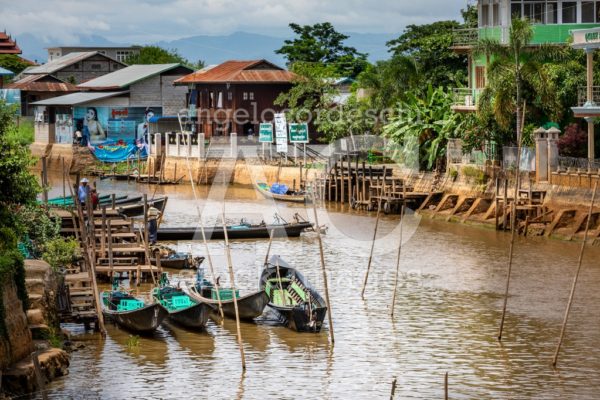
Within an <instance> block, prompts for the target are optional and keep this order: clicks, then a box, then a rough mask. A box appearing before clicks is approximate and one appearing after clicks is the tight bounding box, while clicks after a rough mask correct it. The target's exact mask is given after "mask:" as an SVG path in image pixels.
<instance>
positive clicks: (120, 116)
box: [73, 107, 162, 145]
mask: <svg viewBox="0 0 600 400" xmlns="http://www.w3.org/2000/svg"><path fill="white" fill-rule="evenodd" d="M161 114H162V107H149V108H146V107H75V108H74V109H73V120H74V130H78V131H80V132H81V133H82V135H83V138H84V144H88V143H89V144H92V145H99V144H105V143H116V142H121V143H125V144H135V143H136V141H143V142H145V143H147V140H148V139H147V135H148V129H149V124H148V121H149V120H150V118H152V117H158V116H160V115H161Z"/></svg>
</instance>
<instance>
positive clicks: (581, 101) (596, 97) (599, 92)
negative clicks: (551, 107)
mask: <svg viewBox="0 0 600 400" xmlns="http://www.w3.org/2000/svg"><path fill="white" fill-rule="evenodd" d="M587 101H588V95H587V86H579V87H578V88H577V106H578V107H583V106H584V105H585V103H587ZM592 101H593V102H594V104H596V105H597V106H600V86H592Z"/></svg>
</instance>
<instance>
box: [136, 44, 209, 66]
mask: <svg viewBox="0 0 600 400" xmlns="http://www.w3.org/2000/svg"><path fill="white" fill-rule="evenodd" d="M125 63H126V64H129V65H133V64H171V63H179V64H182V65H185V66H188V67H190V68H193V69H201V68H204V61H202V60H198V61H197V62H195V63H194V62H190V61H189V60H187V59H186V58H184V57H183V56H181V55H180V54H179V52H178V51H177V50H176V49H171V50H167V49H163V48H162V47H159V46H143V47H142V48H141V49H140V52H139V54H132V55H130V56H129V57H127V59H126V60H125Z"/></svg>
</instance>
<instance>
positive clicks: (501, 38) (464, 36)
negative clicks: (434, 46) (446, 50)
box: [452, 26, 508, 48]
mask: <svg viewBox="0 0 600 400" xmlns="http://www.w3.org/2000/svg"><path fill="white" fill-rule="evenodd" d="M479 39H490V40H497V41H498V42H500V43H506V42H507V40H508V28H507V27H505V26H488V27H479V28H467V29H454V30H452V47H455V48H461V47H473V46H475V45H476V44H477V42H478V41H479Z"/></svg>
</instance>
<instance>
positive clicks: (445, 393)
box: [444, 371, 448, 400]
mask: <svg viewBox="0 0 600 400" xmlns="http://www.w3.org/2000/svg"><path fill="white" fill-rule="evenodd" d="M444 399H445V400H448V372H447V371H446V374H445V375H444Z"/></svg>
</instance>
